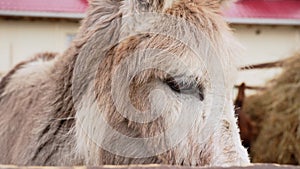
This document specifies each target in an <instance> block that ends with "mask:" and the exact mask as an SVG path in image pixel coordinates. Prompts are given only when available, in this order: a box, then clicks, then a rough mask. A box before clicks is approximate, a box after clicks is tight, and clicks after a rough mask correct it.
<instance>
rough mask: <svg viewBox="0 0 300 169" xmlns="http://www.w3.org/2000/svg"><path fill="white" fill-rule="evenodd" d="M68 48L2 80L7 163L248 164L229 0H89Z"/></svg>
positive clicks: (1, 155)
mask: <svg viewBox="0 0 300 169" xmlns="http://www.w3.org/2000/svg"><path fill="white" fill-rule="evenodd" d="M89 3H90V7H89V10H88V13H87V16H86V18H85V19H84V21H83V22H82V26H81V27H80V30H79V33H78V36H77V37H76V39H75V41H74V42H73V44H72V45H71V46H70V47H69V49H68V50H67V51H66V52H65V53H64V54H62V55H59V56H57V57H55V58H53V59H50V60H49V59H42V61H41V60H40V59H38V60H36V61H33V62H25V63H24V64H21V66H17V67H16V68H15V69H13V70H12V71H11V72H10V73H9V74H7V75H6V77H5V78H4V79H3V80H2V81H1V84H0V128H1V130H0V163H3V164H18V165H105V164H149V163H159V164H171V165H186V166H200V165H201V166H217V165H219V166H228V165H246V164H249V159H248V154H247V151H246V150H245V148H244V147H243V146H242V145H241V141H240V138H239V134H238V128H237V125H236V119H235V118H234V108H233V104H232V95H231V93H232V86H233V83H232V82H233V79H234V76H235V66H234V64H233V60H234V57H236V56H237V54H236V51H237V49H238V47H237V45H236V42H235V40H234V38H233V37H232V35H231V33H230V32H229V31H228V30H229V29H228V27H227V25H226V23H225V22H224V20H223V18H222V17H221V16H220V15H219V13H220V8H221V7H222V6H223V5H224V4H223V3H224V1H220V0H122V1H120V0H90V1H89Z"/></svg>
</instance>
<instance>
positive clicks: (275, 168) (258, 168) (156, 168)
mask: <svg viewBox="0 0 300 169" xmlns="http://www.w3.org/2000/svg"><path fill="white" fill-rule="evenodd" d="M0 169H300V166H288V165H276V164H252V165H249V166H245V167H225V168H223V167H184V166H166V165H133V166H98V167H85V166H81V167H21V166H11V165H0Z"/></svg>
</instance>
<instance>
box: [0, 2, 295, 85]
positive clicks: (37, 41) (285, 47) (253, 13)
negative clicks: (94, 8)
mask: <svg viewBox="0 0 300 169" xmlns="http://www.w3.org/2000/svg"><path fill="white" fill-rule="evenodd" d="M87 6H88V2H87V0H51V1H49V0H13V1H12V0H1V1H0V53H1V56H0V58H1V60H0V72H1V71H2V72H5V71H7V70H8V69H9V68H11V67H12V66H13V65H15V64H16V63H18V62H19V61H21V60H24V59H25V58H28V57H31V56H32V55H34V54H35V53H38V52H43V51H54V52H59V53H61V52H63V51H64V50H65V49H66V48H67V46H68V45H69V43H70V41H72V39H73V37H74V36H75V34H76V32H77V29H78V27H79V22H80V19H81V18H83V17H84V12H85V11H86V9H87ZM224 15H225V17H226V19H227V21H228V22H229V23H230V24H231V27H232V29H233V30H234V33H235V35H236V37H237V38H238V39H239V40H240V42H241V44H242V45H243V46H244V48H245V50H244V53H243V56H242V57H241V60H240V63H239V65H240V66H244V65H249V64H256V63H264V62H270V61H276V60H279V59H282V58H284V57H288V56H289V55H291V54H292V53H294V52H295V51H296V50H297V49H300V1H299V0H239V1H238V2H236V3H235V4H234V5H233V6H231V7H230V8H228V9H226V10H225V11H224ZM278 72H280V69H269V70H250V71H243V72H241V73H240V76H239V78H238V80H237V84H238V83H241V82H246V83H247V85H251V86H261V85H263V84H264V83H265V82H266V80H268V79H270V78H272V77H273V76H274V75H276V74H277V73H278Z"/></svg>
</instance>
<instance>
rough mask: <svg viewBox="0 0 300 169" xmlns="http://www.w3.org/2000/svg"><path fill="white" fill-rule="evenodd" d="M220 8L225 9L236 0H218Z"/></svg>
mask: <svg viewBox="0 0 300 169" xmlns="http://www.w3.org/2000/svg"><path fill="white" fill-rule="evenodd" d="M218 1H219V4H220V7H221V8H227V7H229V6H230V5H232V3H234V2H236V1H237V0H218Z"/></svg>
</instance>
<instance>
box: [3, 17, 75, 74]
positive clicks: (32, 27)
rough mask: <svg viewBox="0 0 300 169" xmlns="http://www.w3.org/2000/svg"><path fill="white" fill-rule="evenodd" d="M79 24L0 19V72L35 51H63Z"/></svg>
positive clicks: (30, 55)
mask: <svg viewBox="0 0 300 169" xmlns="http://www.w3.org/2000/svg"><path fill="white" fill-rule="evenodd" d="M78 26H79V24H78V23H75V22H70V21H47V20H44V21H42V20H36V21H29V20H4V19H0V54H1V56H0V72H1V71H2V72H3V71H7V70H8V69H10V68H11V67H13V65H15V64H16V63H18V62H20V61H22V60H24V59H26V58H29V57H32V56H33V55H34V54H36V53H38V52H45V51H49V52H59V53H61V52H63V51H64V50H65V49H66V48H67V46H68V41H69V36H70V35H74V34H76V32H77V29H78Z"/></svg>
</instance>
